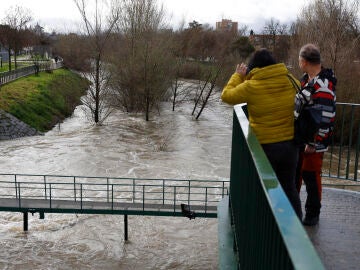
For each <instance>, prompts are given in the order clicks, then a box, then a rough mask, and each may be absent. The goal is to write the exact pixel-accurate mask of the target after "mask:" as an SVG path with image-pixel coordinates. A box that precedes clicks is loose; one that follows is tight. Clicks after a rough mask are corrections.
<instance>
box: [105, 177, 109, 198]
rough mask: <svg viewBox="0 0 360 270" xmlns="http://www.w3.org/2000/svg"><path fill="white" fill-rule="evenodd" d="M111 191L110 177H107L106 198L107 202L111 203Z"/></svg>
mask: <svg viewBox="0 0 360 270" xmlns="http://www.w3.org/2000/svg"><path fill="white" fill-rule="evenodd" d="M109 192H110V190H109V177H106V197H107V202H109V201H110V194H109Z"/></svg>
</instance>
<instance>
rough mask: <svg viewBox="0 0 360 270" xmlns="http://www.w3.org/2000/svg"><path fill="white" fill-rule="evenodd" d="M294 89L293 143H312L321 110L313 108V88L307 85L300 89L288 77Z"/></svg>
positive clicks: (311, 85) (318, 124)
mask: <svg viewBox="0 0 360 270" xmlns="http://www.w3.org/2000/svg"><path fill="white" fill-rule="evenodd" d="M288 77H289V79H290V81H291V83H292V84H293V86H294V88H295V89H296V95H295V108H294V118H295V121H294V141H295V143H296V144H298V145H303V144H305V143H309V142H313V141H314V139H315V135H316V132H317V131H318V129H319V127H320V123H321V117H322V110H321V108H317V107H316V106H314V104H313V101H312V99H311V96H312V94H313V92H314V91H315V90H314V87H313V84H312V83H309V84H308V85H307V86H306V87H305V88H304V89H300V87H299V86H298V85H297V83H296V82H295V81H294V79H293V78H292V77H291V76H290V75H288Z"/></svg>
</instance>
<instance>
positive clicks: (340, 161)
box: [322, 103, 360, 181]
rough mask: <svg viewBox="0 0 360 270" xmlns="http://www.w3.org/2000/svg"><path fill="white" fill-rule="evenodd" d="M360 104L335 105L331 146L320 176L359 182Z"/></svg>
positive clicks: (325, 156)
mask: <svg viewBox="0 0 360 270" xmlns="http://www.w3.org/2000/svg"><path fill="white" fill-rule="evenodd" d="M359 153H360V104H351V103H337V104H336V121H335V131H334V136H333V140H332V145H331V146H330V147H329V151H328V152H326V153H325V155H324V163H323V171H322V175H323V176H325V177H331V178H337V179H344V180H352V181H359V170H360V164H359V162H360V154H359Z"/></svg>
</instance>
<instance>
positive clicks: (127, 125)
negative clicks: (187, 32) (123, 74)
mask: <svg viewBox="0 0 360 270" xmlns="http://www.w3.org/2000/svg"><path fill="white" fill-rule="evenodd" d="M191 111H192V105H191V104H183V105H181V106H180V107H178V108H177V109H176V111H175V112H172V111H171V104H169V103H164V104H163V108H162V110H161V115H153V117H152V120H151V121H149V122H146V121H144V117H143V116H142V115H129V114H126V113H122V112H114V113H113V114H112V115H111V116H110V117H109V118H108V119H107V120H106V122H105V123H104V125H103V126H100V127H99V126H93V125H91V124H90V123H89V122H88V121H87V120H86V117H85V116H84V113H83V110H82V109H81V107H78V108H77V109H76V110H75V112H74V115H73V116H72V117H70V118H68V119H66V120H65V121H64V123H62V124H61V125H60V126H56V127H54V129H53V130H51V131H49V132H47V133H46V134H45V135H44V136H36V137H27V138H21V139H17V140H11V141H0V173H19V174H56V175H77V176H109V177H137V178H176V179H206V180H209V179H211V180H224V179H228V178H229V170H230V169H229V167H230V152H231V149H230V145H231V125H232V108H231V107H229V106H227V105H224V104H221V103H220V102H219V101H215V102H213V103H212V104H211V105H210V106H209V107H208V109H206V110H205V111H204V112H203V115H202V116H201V117H200V119H199V120H198V121H195V120H192V117H191V115H190V114H191ZM0 240H1V246H0V269H217V264H218V251H217V247H218V243H217V220H216V219H202V218H196V219H195V220H191V221H190V220H189V219H187V218H182V217H148V216H129V241H128V242H126V243H125V242H124V225H123V216H116V215H75V214H45V219H44V220H40V219H39V216H38V214H37V213H36V214H35V215H34V216H31V215H30V216H29V231H28V232H23V216H22V214H20V213H8V212H1V213H0Z"/></svg>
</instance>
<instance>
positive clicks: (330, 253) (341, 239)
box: [301, 188, 360, 270]
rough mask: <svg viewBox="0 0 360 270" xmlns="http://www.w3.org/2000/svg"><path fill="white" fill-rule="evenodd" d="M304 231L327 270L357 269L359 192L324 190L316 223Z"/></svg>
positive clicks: (359, 248)
mask: <svg viewBox="0 0 360 270" xmlns="http://www.w3.org/2000/svg"><path fill="white" fill-rule="evenodd" d="M305 195H306V192H305V190H304V189H303V190H302V191H301V200H302V202H303V205H304V201H305ZM305 229H306V231H307V233H308V235H309V237H310V239H311V241H312V242H313V244H314V246H315V248H316V250H317V252H318V254H319V256H320V258H321V260H322V262H323V263H324V265H325V268H326V269H327V270H355V269H356V270H358V269H360V192H353V191H346V190H339V189H332V188H324V189H323V199H322V208H321V214H320V222H319V224H318V225H316V226H314V227H307V226H305Z"/></svg>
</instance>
